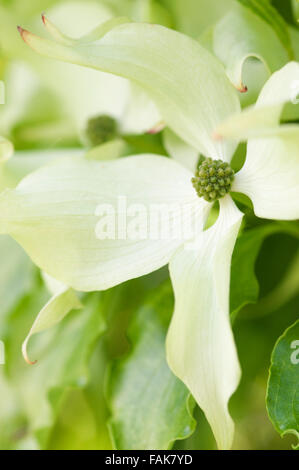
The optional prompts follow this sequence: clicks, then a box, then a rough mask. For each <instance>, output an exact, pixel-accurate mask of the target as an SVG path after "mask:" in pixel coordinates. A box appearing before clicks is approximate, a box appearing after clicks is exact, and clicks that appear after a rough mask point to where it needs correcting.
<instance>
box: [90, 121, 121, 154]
mask: <svg viewBox="0 0 299 470" xmlns="http://www.w3.org/2000/svg"><path fill="white" fill-rule="evenodd" d="M86 136H87V138H88V141H89V142H90V144H91V145H92V146H93V147H95V146H97V145H101V144H104V143H105V142H108V141H109V140H113V139H114V138H115V137H116V136H117V122H116V120H115V119H113V118H112V117H110V116H107V115H105V114H103V115H101V116H96V117H94V118H91V119H89V121H88V123H87V127H86Z"/></svg>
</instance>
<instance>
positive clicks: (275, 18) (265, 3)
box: [238, 0, 294, 60]
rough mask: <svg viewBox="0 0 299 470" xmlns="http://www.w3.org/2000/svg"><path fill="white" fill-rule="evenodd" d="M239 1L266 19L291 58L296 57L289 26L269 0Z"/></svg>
mask: <svg viewBox="0 0 299 470" xmlns="http://www.w3.org/2000/svg"><path fill="white" fill-rule="evenodd" d="M238 2H239V3H241V4H242V5H244V6H245V7H247V8H249V9H250V10H252V11H253V12H254V13H255V14H256V15H258V16H259V17H260V18H262V19H263V20H264V21H266V22H267V23H268V24H269V25H270V26H272V28H273V29H274V31H275V32H276V34H277V36H278V38H279V39H280V41H281V43H282V44H283V46H284V47H285V49H286V50H287V52H288V55H289V58H290V60H292V59H293V58H294V51H293V48H292V43H291V39H290V35H289V32H288V27H287V24H286V22H285V21H284V19H283V18H282V16H280V14H279V13H278V11H277V10H276V9H275V8H274V7H273V6H272V5H271V3H270V1H269V0H238Z"/></svg>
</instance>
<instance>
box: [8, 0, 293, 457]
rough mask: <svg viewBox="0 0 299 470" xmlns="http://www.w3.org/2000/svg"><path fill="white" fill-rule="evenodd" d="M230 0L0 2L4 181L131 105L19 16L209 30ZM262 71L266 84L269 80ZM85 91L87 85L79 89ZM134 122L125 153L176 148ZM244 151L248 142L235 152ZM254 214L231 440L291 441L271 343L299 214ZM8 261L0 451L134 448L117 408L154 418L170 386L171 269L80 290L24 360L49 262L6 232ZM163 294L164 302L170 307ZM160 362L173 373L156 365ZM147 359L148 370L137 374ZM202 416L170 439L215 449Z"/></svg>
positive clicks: (117, 88) (282, 325)
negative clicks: (7, 154) (290, 218)
mask: <svg viewBox="0 0 299 470" xmlns="http://www.w3.org/2000/svg"><path fill="white" fill-rule="evenodd" d="M220 3H221V6H220ZM231 3H232V2H230V1H228V2H225V1H224V2H220V1H218V2H217V1H209V2H204V1H198V2H194V1H191V0H184V1H180V0H177V1H176V0H160V1H158V0H157V1H155V2H142V1H137V0H136V1H135V0H106V1H104V0H103V1H100V0H98V1H97V0H92V1H91V0H87V1H83V0H82V1H81V2H80V1H70V2H64V1H59V2H57V1H55V0H39V1H36V0H27V1H26V2H24V1H23V0H0V78H1V79H2V80H3V81H4V83H5V87H6V102H5V104H3V105H0V108H1V109H0V135H3V136H5V137H7V138H9V139H10V140H11V141H12V142H13V144H14V147H15V149H16V158H17V160H16V161H11V162H9V164H7V165H6V166H4V165H3V164H2V162H1V169H0V170H1V171H0V185H1V189H4V188H5V187H7V186H13V185H15V184H16V182H17V181H18V180H19V179H20V178H21V177H22V176H23V175H25V174H27V173H28V172H29V171H31V170H32V169H34V168H36V167H37V166H39V165H40V164H41V163H40V162H41V161H44V159H45V160H47V158H51V156H52V153H51V152H54V153H53V155H54V154H55V151H56V150H57V149H60V150H61V154H62V155H63V154H64V153H65V152H66V151H67V152H69V151H70V149H76V150H78V151H80V149H82V151H83V150H84V149H86V148H90V146H91V142H88V139H87V137H88V136H87V134H86V127H87V120H88V118H89V117H91V116H93V115H97V114H103V113H105V114H108V115H111V116H113V117H116V118H117V119H120V117H121V116H123V113H124V110H126V109H127V108H126V107H127V103H126V102H125V98H124V96H127V94H128V90H127V84H126V83H125V82H124V81H123V80H120V79H115V77H110V76H102V78H101V79H98V78H97V76H95V75H94V73H93V76H92V78H90V77H91V75H89V76H88V77H86V76H85V75H84V73H83V74H81V72H80V71H79V70H78V68H77V67H76V66H70V67H69V68H68V70H67V72H66V69H65V70H64V69H63V67H62V66H61V64H60V65H59V67H58V65H57V64H54V65H53V64H49V62H48V61H47V60H46V59H43V58H40V57H38V56H37V55H35V54H34V53H33V52H32V51H30V50H29V48H27V47H26V46H25V44H23V42H22V41H21V39H20V37H19V35H18V33H17V30H16V26H17V25H18V24H20V25H22V26H23V27H26V28H31V29H32V30H34V31H37V32H40V33H41V34H45V33H43V32H42V26H41V21H40V14H41V12H44V11H46V13H47V14H49V17H51V18H52V17H56V18H57V20H58V22H59V21H61V22H62V24H66V25H67V27H68V28H69V29H70V30H71V29H72V26H73V27H74V24H73V23H74V22H75V21H76V18H77V17H78V14H79V13H80V11H81V10H82V8H83V7H84V9H85V10H86V11H88V13H87V14H86V17H84V18H83V16H82V17H81V21H82V24H81V29H82V30H83V31H84V28H85V30H86V25H87V24H89V23H88V21H89V19H90V18H93V21H94V23H95V24H97V22H100V21H103V20H105V19H107V18H109V17H111V16H116V15H126V16H128V17H130V18H133V19H134V20H136V21H153V22H158V23H161V24H164V25H166V26H169V27H173V28H176V29H178V30H180V31H182V32H184V33H186V34H189V35H191V36H192V37H199V36H200V35H201V34H202V33H204V31H206V30H207V28H208V27H209V25H211V24H213V23H214V22H215V21H217V20H218V19H219V18H221V17H222V16H223V15H224V14H225V13H226V12H228V11H229V9H230V5H231ZM149 5H150V8H149ZM273 5H274V6H275V7H276V8H277V10H278V11H279V12H280V14H281V15H282V16H283V17H284V19H285V21H286V22H287V24H288V25H289V27H290V28H294V29H295V27H296V15H297V11H298V5H297V2H295V1H294V2H292V1H287V0H281V1H279V0H275V1H274V2H273ZM66 12H69V15H68V16H65V15H66ZM78 12H79V13H78ZM72 14H73V15H74V18H73V19H72ZM63 20H64V21H63ZM85 23H86V24H85ZM70 34H71V33H70ZM64 73H65V74H68V75H64ZM89 73H91V72H89ZM81 75H82V76H81ZM99 75H100V74H99ZM101 75H104V74H101ZM63 77H64V78H63ZM65 77H68V79H66V78H65ZM89 79H90V80H93V83H94V81H96V80H99V81H100V80H101V81H100V84H99V88H101V87H102V95H101V96H98V99H97V100H95V99H94V98H93V96H92V93H93V90H92V88H91V89H90V86H89V85H88V80H89ZM259 80H261V83H262V82H263V81H264V80H265V79H264V78H263V77H259ZM261 83H259V84H258V89H259V88H260V86H261ZM78 90H81V91H82V95H81V97H80V99H79V98H78ZM255 97H256V96H252V97H251V98H250V100H252V101H254V99H255ZM126 99H127V98H126ZM103 101H105V103H104V104H103ZM97 106H98V108H97ZM129 129H130V130H129V132H128V133H126V135H122V136H120V137H121V138H122V140H123V142H124V145H125V146H124V148H123V150H122V151H123V153H124V154H128V153H140V152H142V151H145V150H147V151H151V152H155V153H160V154H166V153H167V152H166V150H165V148H164V147H163V139H162V137H161V135H160V134H158V135H154V136H149V135H144V132H143V131H142V129H135V128H134V126H131V128H130V126H129ZM33 151H35V153H34V154H33ZM44 151H46V152H44ZM47 152H48V153H47ZM49 152H50V153H49ZM55 155H56V154H55ZM243 157H244V148H242V146H241V147H240V148H239V157H238V158H240V159H242V158H243ZM246 223H247V225H248V227H250V228H251V229H254V230H257V233H258V234H259V247H258V248H257V250H256V256H253V258H254V259H253V260H252V263H253V266H252V268H253V269H252V273H250V275H251V276H252V277H254V276H256V280H257V283H256V296H257V301H256V302H255V303H249V304H247V305H245V306H244V307H243V308H242V309H241V311H240V312H239V314H238V315H237V317H236V319H235V321H234V333H235V338H236V343H237V348H238V352H239V357H240V362H241V366H242V371H243V376H242V381H241V385H240V387H239V389H238V390H237V392H236V393H235V395H234V396H233V398H232V400H231V403H230V410H231V413H232V416H233V418H234V420H235V422H236V438H235V442H234V449H290V447H291V444H292V443H295V438H294V437H292V436H286V437H285V438H284V439H281V438H280V436H279V434H278V433H277V432H276V431H275V429H274V427H273V425H272V424H271V422H270V420H269V418H268V416H267V412H266V407H265V395H266V386H267V378H268V370H269V365H270V355H271V352H272V350H273V347H274V345H275V342H276V340H277V338H278V337H279V336H280V335H281V334H282V333H283V332H284V330H285V329H286V328H287V327H288V326H289V325H290V324H292V323H294V321H295V320H296V319H297V318H298V311H299V283H298V280H299V244H298V233H299V223H297V222H294V223H292V224H280V225H279V226H276V225H275V223H274V222H273V223H272V222H268V221H263V220H258V219H257V218H255V217H254V215H253V213H252V211H251V210H250V209H249V208H247V215H246ZM270 225H271V227H272V228H270V230H268V229H267V230H266V231H265V230H264V227H265V226H267V227H268V226H270ZM272 229H273V230H272ZM249 258H250V259H251V258H252V255H250V254H249V253H246V254H245V256H243V258H242V259H241V263H242V264H244V265H245V264H246V263H248V262H249V261H248V259H249ZM0 259H1V263H0V298H1V302H0V340H1V341H3V343H4V345H5V364H2V365H0V449H111V448H113V446H115V445H117V446H118V448H125V446H126V439H125V437H124V435H125V433H126V428H125V427H124V429H123V430H122V436H121V437H120V436H118V435H117V431H116V430H115V427H117V422H115V421H114V413H115V409H116V408H115V407H117V406H121V405H122V406H123V407H125V406H126V407H127V409H129V408H130V407H132V410H133V412H134V413H135V414H136V413H140V415H141V416H142V419H144V421H146V420H150V419H151V410H152V409H153V408H154V406H155V403H156V400H157V396H156V395H155V393H156V391H158V390H159V389H161V388H163V386H165V384H163V380H165V374H166V375H167V374H170V372H169V371H168V370H166V369H167V366H166V363H165V358H164V355H165V354H164V338H165V334H166V330H167V325H168V323H169V320H170V315H171V310H172V305H173V298H172V292H171V287H170V285H169V279H168V271H167V269H162V270H160V271H158V272H155V273H153V274H151V275H149V276H146V277H144V278H141V279H137V280H132V281H129V282H127V283H125V284H123V285H120V286H117V287H115V288H113V289H111V290H109V291H106V292H102V293H91V294H88V295H86V294H85V295H84V296H83V295H82V299H81V300H82V302H83V304H84V308H83V309H81V310H76V311H72V312H71V313H70V314H68V315H67V317H66V318H65V319H64V320H63V321H62V322H61V323H60V324H59V325H57V326H55V327H53V328H52V329H50V330H49V331H46V332H43V333H40V334H38V335H36V336H35V337H34V338H32V341H31V342H30V346H29V347H30V356H31V357H32V358H38V362H37V364H35V365H34V366H29V365H28V364H26V362H25V361H24V359H23V357H22V353H21V345H22V342H23V341H24V338H25V337H26V335H27V333H28V331H29V329H30V327H31V325H32V323H33V320H34V318H35V317H36V315H37V314H38V312H39V311H40V309H41V308H42V307H43V305H44V304H45V303H46V302H47V301H48V300H49V298H50V293H49V292H48V290H47V286H46V285H45V283H44V280H43V278H42V276H41V274H40V272H39V270H38V269H37V268H36V267H35V266H34V265H33V264H32V262H31V261H30V260H29V259H28V257H27V256H26V254H25V253H24V252H23V251H22V249H21V248H20V247H19V246H17V245H16V243H15V242H14V241H13V240H11V239H9V238H8V237H6V236H1V238H0ZM239 262H240V261H239ZM234 269H235V268H234V264H233V266H232V287H233V286H234V283H237V282H238V273H237V271H236V272H234ZM248 282H252V279H251V278H250V279H248ZM255 282H256V281H255ZM161 292H162V294H161ZM159 295H162V298H163V299H164V300H163V305H162V306H161V302H160V300H159V301H158V300H157V298H159ZM253 300H254V299H252V301H253ZM164 301H165V305H164ZM157 305H158V306H157ZM145 306H147V307H145ZM161 312H163V314H160V313H161ZM146 335H148V336H146ZM137 353H138V354H139V356H138V354H137ZM138 358H140V360H139V359H138ZM142 358H144V360H145V362H144V363H143V362H142ZM151 360H152V363H153V364H154V363H155V364H158V365H159V364H160V366H159V367H161V368H162V369H161V370H162V371H164V372H163V373H161V374H160V375H159V374H158V375H157V374H156V375H153V372H152V369H151V364H150V361H151ZM147 361H149V365H148V362H147ZM155 361H156V362H155ZM144 364H146V367H148V369H146V370H147V373H148V375H147V376H146V375H145V377H144V376H143V377H142V378H141V377H139V375H140V368H143V367H144ZM130 374H131V375H130ZM140 380H142V383H143V384H144V381H145V383H146V384H148V387H152V393H148V394H146V396H145V397H142V396H141V395H138V393H136V390H138V387H139V384H140V382H139V381H140ZM167 380H169V382H167V384H166V385H167V386H170V385H169V384H170V382H171V380H173V379H172V378H171V377H170V376H169V378H168V379H167ZM184 393H185V390H183V389H182V394H183V395H184ZM136 400H139V401H138V402H136ZM172 412H174V413H175V412H176V410H175V409H173V410H171V409H168V410H167V412H165V416H164V417H162V418H163V419H164V422H165V421H167V413H168V414H171V413H172ZM194 416H195V418H196V421H197V425H196V429H195V431H194V432H193V434H192V435H191V436H190V437H188V438H186V439H182V440H177V441H176V442H175V443H174V444H173V445H174V448H176V449H215V441H214V438H213V436H212V433H211V431H210V428H209V426H208V424H207V422H206V420H205V417H204V415H203V413H202V412H201V411H200V410H199V409H195V411H194ZM120 418H121V412H120ZM120 418H119V419H120ZM162 418H161V419H162ZM108 423H110V424H108ZM153 425H155V423H154V424H153ZM160 425H162V424H161V423H159V422H158V423H157V426H158V427H159V426H160ZM118 426H121V423H120V422H119V423H118ZM128 432H129V430H128ZM190 432H191V429H190ZM112 436H113V439H112ZM112 441H114V442H112ZM144 445H146V444H144ZM148 445H150V444H148Z"/></svg>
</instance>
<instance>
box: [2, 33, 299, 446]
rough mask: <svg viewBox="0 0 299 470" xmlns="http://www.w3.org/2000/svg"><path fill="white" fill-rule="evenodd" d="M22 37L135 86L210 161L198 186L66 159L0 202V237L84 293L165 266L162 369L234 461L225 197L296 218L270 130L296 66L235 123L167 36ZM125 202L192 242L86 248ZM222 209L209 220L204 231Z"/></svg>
mask: <svg viewBox="0 0 299 470" xmlns="http://www.w3.org/2000/svg"><path fill="white" fill-rule="evenodd" d="M21 34H22V36H23V39H24V40H25V41H26V42H27V43H28V44H29V45H30V46H31V47H32V48H34V49H35V50H37V51H38V52H40V53H42V54H45V55H48V56H51V57H55V58H58V59H62V60H66V61H70V62H75V63H78V64H82V65H86V66H89V67H92V68H98V69H100V70H104V71H109V72H112V73H115V74H118V75H121V76H125V77H126V78H130V79H132V80H134V81H136V82H137V83H138V84H139V85H141V86H143V87H144V89H145V90H146V91H147V93H148V94H149V96H150V97H151V98H152V99H153V100H154V101H155V103H156V105H157V106H158V108H159V110H160V112H161V114H162V117H163V119H164V121H165V122H166V123H167V125H168V126H169V127H170V128H171V129H172V130H173V131H174V132H176V133H177V134H178V135H179V136H180V137H181V138H182V139H184V140H185V142H187V143H188V144H190V145H192V146H193V147H194V148H196V149H197V150H198V151H200V152H201V153H202V154H203V155H205V156H206V157H208V158H210V159H211V160H209V159H207V160H206V161H205V162H204V164H202V165H201V166H200V167H199V170H198V172H197V173H196V175H194V174H193V173H192V172H191V171H190V170H188V169H186V168H184V167H183V166H182V165H180V164H179V163H177V162H175V161H173V160H170V159H167V158H163V157H159V156H154V155H142V156H134V157H127V158H123V159H120V160H115V161H112V162H96V161H88V160H86V159H85V160H84V159H82V158H76V159H75V158H72V159H66V160H65V159H64V160H61V161H60V162H58V163H55V164H52V165H51V166H49V167H47V168H43V169H40V170H38V171H37V172H35V173H33V174H32V175H29V176H28V177H27V178H25V179H24V180H23V181H22V182H21V183H20V184H19V185H18V187H17V188H16V189H15V190H10V191H6V192H4V193H3V194H2V196H1V199H0V218H1V226H0V229H1V231H2V232H3V233H10V234H11V235H12V236H13V237H14V238H15V239H16V240H17V241H18V242H19V243H20V244H21V245H22V246H23V247H24V248H25V250H26V251H27V252H28V253H29V255H30V256H31V257H32V259H33V260H34V262H35V263H36V264H37V265H38V266H40V267H41V268H42V269H43V270H45V271H46V272H47V273H48V274H50V275H52V276H53V277H55V278H57V279H59V280H60V281H61V282H63V283H65V284H66V285H68V286H71V287H72V288H74V289H77V290H82V291H89V290H98V289H99V290H101V289H106V288H109V287H112V286H114V285H116V284H119V283H121V282H124V281H126V280H128V279H131V278H134V277H137V276H141V275H144V274H146V273H149V272H151V271H153V270H155V269H158V268H160V267H161V266H163V265H165V264H166V263H168V262H169V268H170V275H171V279H172V283H173V288H174V293H175V311H174V315H173V319H172V322H171V325H170V329H169V332H168V336H167V359H168V363H169V365H170V367H171V369H172V370H173V372H174V373H175V374H176V375H177V376H178V377H180V378H181V380H182V381H183V382H184V383H185V384H186V385H187V386H188V388H189V389H190V391H191V392H192V394H193V396H194V397H195V399H196V401H197V402H198V404H199V406H200V407H201V408H202V409H203V410H204V412H205V414H206V416H207V419H208V420H209V422H210V424H211V426H212V429H213V432H214V435H215V437H216V440H217V443H218V446H219V447H220V448H223V449H226V448H230V447H231V445H232V440H233V429H234V426H233V422H232V419H231V417H230V415H229V412H228V401H229V399H230V397H231V395H232V394H233V392H234V391H235V390H236V388H237V385H238V382H239V378H240V367H239V363H238V358H237V353H236V348H235V345H234V340H233V335H232V331H231V325H230V318H229V281H230V263H231V255H232V251H233V248H234V244H235V241H236V238H237V235H238V231H239V228H240V225H241V221H242V216H243V214H242V213H241V212H240V210H239V209H238V208H237V207H236V205H235V204H234V202H233V200H232V199H231V197H230V195H229V192H230V191H231V190H235V191H240V192H243V193H244V194H247V195H249V196H250V197H251V199H252V201H253V203H254V207H255V212H256V214H257V215H259V216H262V217H265V218H273V217H275V218H277V219H294V218H298V216H299V202H298V201H299V199H298V195H299V155H298V139H299V131H298V126H286V127H283V126H282V127H279V126H278V123H279V115H280V112H281V109H282V107H283V104H284V102H286V101H288V100H289V90H290V84H291V81H292V80H295V79H298V74H299V65H298V64H296V63H291V64H288V65H287V66H286V67H284V68H283V69H282V70H281V71H279V72H277V73H276V74H274V75H273V76H272V77H271V78H270V80H269V81H268V82H267V83H266V85H265V87H264V89H263V90H262V92H261V95H260V98H259V100H258V103H257V105H256V107H255V108H254V109H253V110H251V111H245V112H244V113H240V106H239V100H238V98H237V95H236V91H235V90H234V88H233V86H232V85H231V83H230V82H229V80H228V79H227V77H226V75H225V72H224V69H223V67H222V65H221V64H220V63H219V62H218V61H217V59H215V58H214V57H213V56H212V55H211V54H210V53H208V52H207V51H206V50H205V49H203V48H202V47H201V46H200V45H199V44H198V43H197V42H195V41H193V40H191V39H190V38H187V37H185V36H184V35H181V34H179V33H177V32H175V31H171V30H168V29H166V28H163V27H160V26H157V25H146V24H124V25H121V26H118V27H116V28H114V29H112V30H111V31H109V32H107V31H105V34H104V35H103V31H102V30H97V31H96V32H93V33H91V34H90V35H89V36H87V37H85V39H83V40H82V39H81V40H79V41H75V42H73V43H72V44H71V45H69V46H66V45H63V44H61V43H60V44H57V43H55V42H51V41H46V40H43V39H40V38H38V37H36V36H34V35H32V34H31V33H29V32H26V31H24V30H21ZM236 116H237V117H236ZM222 121H225V122H224V124H221V123H222ZM261 122H262V123H265V125H264V128H263V129H261V128H259V127H260V123H261ZM234 126H236V128H238V132H239V131H240V132H242V133H243V134H242V135H243V136H245V135H246V136H248V135H249V134H250V136H251V139H250V141H249V143H248V151H247V157H246V163H245V165H244V166H243V168H242V169H241V171H240V172H239V173H237V174H234V173H233V171H232V169H231V167H230V161H231V158H232V155H233V152H234V150H235V147H236V143H235V144H232V143H231V142H227V141H226V140H225V139H223V138H222V139H221V138H219V137H221V136H226V135H229V131H231V133H232V134H233V130H234V129H235V127H234ZM216 129H217V137H218V139H216V140H215V135H214V131H215V130H216ZM256 134H258V136H257V137H256ZM213 135H214V138H213ZM240 135H241V134H240ZM232 137H234V135H233V136H232ZM120 195H121V196H125V197H126V200H127V201H128V204H129V205H134V207H135V208H136V204H137V205H139V206H140V205H142V207H146V208H148V211H149V212H150V210H151V208H152V205H153V204H164V205H165V204H166V207H168V208H170V207H171V211H170V209H169V213H170V212H171V216H170V217H171V220H172V221H174V226H175V227H176V223H175V220H176V218H177V217H179V214H180V213H181V208H182V207H183V208H187V207H188V211H187V210H186V211H185V209H183V218H181V219H180V221H182V222H180V223H182V224H183V225H184V226H185V225H187V224H189V223H190V221H191V222H195V223H194V226H195V227H196V231H195V232H194V233H193V237H192V239H189V240H188V243H186V240H183V239H182V238H181V237H177V238H175V239H173V238H168V239H167V238H166V239H162V238H161V239H152V238H151V237H148V238H147V237H144V238H143V239H138V240H132V239H130V238H126V237H123V238H116V239H114V238H108V239H104V240H100V239H99V238H97V237H96V236H95V225H96V224H97V221H98V216H97V215H96V208H97V207H98V205H99V204H106V205H107V204H109V205H110V206H112V207H113V208H114V209H115V214H116V216H122V209H121V208H120V207H119V205H118V197H119V196H120ZM217 199H219V203H220V213H219V216H218V219H217V220H216V222H215V223H214V225H212V226H211V227H210V228H209V229H207V230H203V228H204V224H205V220H206V217H207V214H208V212H209V209H210V208H211V207H212V204H213V202H214V201H215V200H217ZM173 206H174V207H175V209H173ZM184 211H185V212H184ZM169 213H168V214H166V215H168V216H169ZM178 226H179V225H178ZM190 245H192V247H193V249H190Z"/></svg>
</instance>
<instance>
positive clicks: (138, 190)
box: [0, 155, 205, 291]
mask: <svg viewBox="0 0 299 470" xmlns="http://www.w3.org/2000/svg"><path fill="white" fill-rule="evenodd" d="M191 177H192V173H191V172H189V171H188V170H185V169H184V168H183V167H182V166H180V165H179V164H177V163H176V162H174V161H173V160H170V159H166V158H163V157H158V156H156V155H142V156H135V157H128V158H123V159H120V160H115V161H111V162H97V161H92V160H87V159H80V158H75V159H63V160H62V161H60V162H57V163H55V164H52V165H50V166H48V167H47V168H42V169H40V170H38V171H36V172H34V173H32V174H31V175H29V176H28V177H27V178H25V179H23V181H22V182H21V183H20V184H19V185H18V186H17V188H16V189H15V190H11V191H9V190H8V191H6V192H4V193H2V195H1V197H0V212H1V225H0V230H2V231H3V232H5V233H6V232H8V233H10V234H11V235H12V236H13V237H14V238H15V239H16V240H17V241H18V242H19V243H20V244H21V245H22V246H23V247H24V248H25V250H26V251H27V253H28V254H29V255H30V256H31V258H32V259H33V261H34V262H35V263H36V264H37V265H38V266H39V267H40V268H41V269H43V270H45V271H46V272H47V273H49V274H50V275H52V276H53V277H55V278H56V279H59V280H60V281H62V282H63V283H65V284H66V285H68V286H70V287H73V288H75V289H77V290H81V291H92V290H102V289H107V288H109V287H112V286H114V285H116V284H119V283H121V282H124V281H126V280H128V279H132V278H134V277H137V276H142V275H144V274H147V273H149V272H151V271H154V270H156V269H158V268H160V267H161V266H163V265H165V264H167V263H168V261H169V258H170V257H171V255H172V254H173V252H174V251H175V250H176V249H177V248H178V246H180V244H181V243H182V240H183V238H182V237H184V234H183V233H182V236H181V235H180V229H181V227H184V226H187V225H188V226H189V225H190V222H192V221H193V220H195V219H199V220H200V219H201V217H202V215H201V212H202V206H203V205H205V204H204V201H201V200H199V199H198V197H197V195H196V193H195V191H194V189H193V187H192V185H191V183H190V180H191ZM103 217H104V218H103ZM156 220H157V222H155V221H156ZM163 222H165V224H166V229H165V230H166V231H165V232H162V231H163V230H164V228H163ZM201 226H202V224H201ZM152 227H153V228H152ZM168 228H169V232H168V231H167V230H168ZM160 230H161V231H160Z"/></svg>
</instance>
